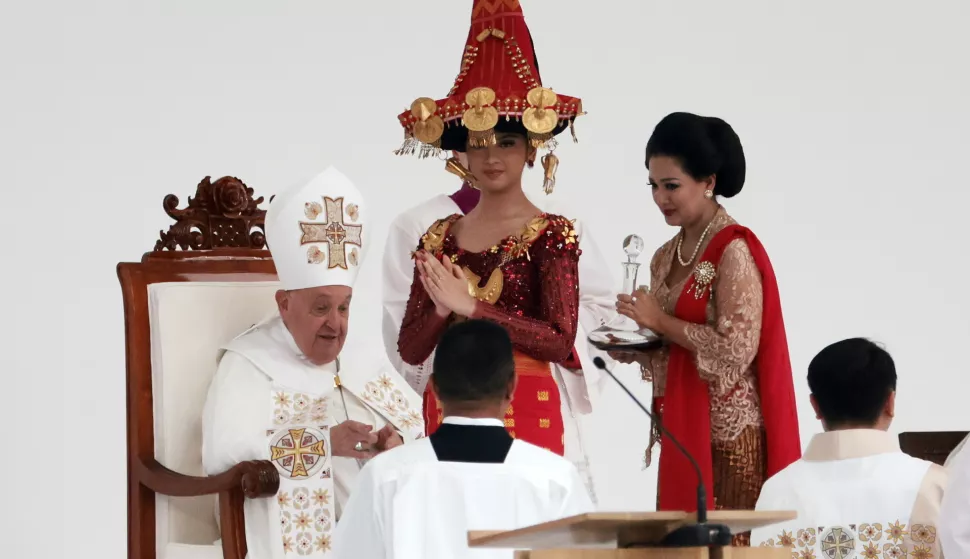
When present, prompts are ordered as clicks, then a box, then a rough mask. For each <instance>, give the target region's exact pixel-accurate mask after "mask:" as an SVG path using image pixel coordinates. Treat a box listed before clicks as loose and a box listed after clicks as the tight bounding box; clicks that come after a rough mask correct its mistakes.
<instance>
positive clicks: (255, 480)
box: [135, 459, 280, 499]
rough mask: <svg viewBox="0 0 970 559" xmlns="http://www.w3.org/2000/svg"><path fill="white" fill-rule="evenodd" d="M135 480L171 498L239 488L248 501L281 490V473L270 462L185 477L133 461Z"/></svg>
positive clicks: (163, 468) (153, 462) (144, 462)
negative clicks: (136, 476) (209, 474)
mask: <svg viewBox="0 0 970 559" xmlns="http://www.w3.org/2000/svg"><path fill="white" fill-rule="evenodd" d="M135 470H136V471H137V472H138V474H137V475H138V479H139V481H140V482H141V484H142V485H144V486H145V487H147V488H148V489H150V490H152V491H154V492H155V493H159V494H162V495H168V496H170V497H196V496H199V495H214V494H217V493H223V492H226V491H232V490H236V489H240V488H241V489H242V493H243V495H245V496H246V497H248V498H250V499H256V498H259V497H272V496H273V495H276V492H277V491H278V490H279V487H280V474H279V472H278V471H277V470H276V466H274V465H273V463H272V462H270V461H269V460H250V461H247V462H240V463H239V464H236V465H235V466H233V467H232V468H230V469H228V470H226V471H225V472H223V473H221V474H219V475H215V476H206V477H198V476H187V475H184V474H180V473H178V472H174V471H172V470H170V469H168V468H166V467H165V466H163V465H161V464H159V463H158V461H156V460H154V459H152V460H151V461H141V460H136V461H135Z"/></svg>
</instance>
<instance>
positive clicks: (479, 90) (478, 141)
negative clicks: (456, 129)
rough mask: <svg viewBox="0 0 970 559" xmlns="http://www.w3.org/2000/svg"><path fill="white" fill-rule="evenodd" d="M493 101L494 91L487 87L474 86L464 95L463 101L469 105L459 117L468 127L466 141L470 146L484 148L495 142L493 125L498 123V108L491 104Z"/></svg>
mask: <svg viewBox="0 0 970 559" xmlns="http://www.w3.org/2000/svg"><path fill="white" fill-rule="evenodd" d="M494 102H495V92H494V91H492V90H491V89H490V88H488V87H476V88H475V89H473V90H471V91H469V92H468V94H467V95H465V103H466V104H468V106H469V107H470V108H469V109H468V110H467V111H465V114H464V115H462V117H461V122H462V124H463V125H464V126H465V128H467V129H468V143H469V145H471V146H472V147H477V148H484V147H488V146H491V145H492V144H494V143H495V130H494V129H495V125H496V124H498V110H496V109H495V107H493V106H491V105H492V103H494Z"/></svg>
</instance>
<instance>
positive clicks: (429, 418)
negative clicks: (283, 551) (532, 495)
mask: <svg viewBox="0 0 970 559" xmlns="http://www.w3.org/2000/svg"><path fill="white" fill-rule="evenodd" d="M535 61H536V57H535V53H534V52H533V45H532V39H531V36H530V34H529V29H528V27H527V26H526V23H525V19H524V17H523V14H522V9H521V8H520V6H519V2H518V0H504V1H501V0H499V1H497V0H475V1H474V3H473V6H472V22H471V29H470V31H469V33H468V40H467V42H466V45H465V50H464V53H463V59H462V65H461V70H460V72H459V74H458V77H457V78H456V79H455V82H454V85H453V87H452V89H451V91H450V92H449V93H448V96H447V97H446V98H445V99H442V100H438V101H435V100H433V99H430V98H427V97H422V98H419V99H417V100H415V101H414V102H413V103H412V104H411V110H409V111H407V112H405V113H403V114H401V115H400V116H399V120H400V122H401V125H402V126H403V127H404V130H405V143H404V146H403V147H402V148H401V150H399V152H400V153H418V154H420V155H422V156H428V155H435V154H442V153H446V151H447V150H456V151H459V152H465V154H466V156H467V160H468V168H467V169H459V170H460V171H461V174H467V175H468V178H469V180H471V181H473V184H474V185H475V186H476V188H478V189H479V190H480V191H481V198H480V201H479V203H478V205H476V206H475V208H474V209H473V210H471V211H470V212H469V213H468V214H467V215H465V216H462V215H460V214H456V215H452V216H442V218H443V219H440V220H438V221H437V222H435V223H434V224H433V225H431V227H430V228H429V229H428V231H427V232H426V233H425V234H424V235H423V236H422V238H421V239H420V240H419V239H415V242H416V243H417V250H416V252H415V258H416V259H417V265H416V266H415V276H414V280H413V283H412V286H411V293H410V297H409V300H408V304H407V309H406V311H405V316H404V320H403V323H402V326H401V332H400V336H399V338H398V350H399V352H400V355H401V358H402V359H403V360H404V361H405V362H407V363H409V364H420V363H423V362H425V360H426V359H427V358H428V357H429V356H430V355H431V354H432V352H433V351H434V348H435V346H436V345H437V343H438V339H439V338H440V336H441V334H442V333H443V332H444V330H445V328H446V327H447V326H448V325H449V323H451V322H453V321H456V320H463V319H465V318H484V319H488V320H492V321H495V322H497V323H499V324H501V325H502V326H504V327H505V328H506V329H507V330H508V332H509V334H510V336H511V338H512V341H513V344H514V346H515V349H516V353H515V369H516V374H517V376H518V385H517V389H516V392H515V394H514V400H513V403H512V406H511V407H510V408H509V410H508V413H507V414H506V417H505V426H506V428H507V429H508V430H509V431H510V432H511V433H512V435H513V436H515V437H517V438H520V439H522V440H525V441H527V442H530V443H533V444H535V445H538V446H541V447H544V448H547V449H549V450H551V451H553V452H556V453H558V454H560V455H563V454H564V422H563V417H562V409H561V394H560V389H559V386H558V385H557V383H556V381H555V379H554V377H553V373H552V367H551V365H552V364H553V363H563V364H566V365H567V366H568V367H570V368H574V369H575V368H580V365H579V364H578V363H577V362H576V357H575V355H574V354H573V346H574V342H575V339H576V329H577V321H578V312H579V288H578V283H577V282H578V270H577V265H578V262H579V255H580V250H579V242H578V239H577V238H576V234H575V232H574V229H573V226H572V222H571V221H570V220H569V219H567V218H565V217H563V216H560V215H553V214H547V213H543V212H542V211H541V210H540V209H539V208H537V207H536V206H535V205H533V204H532V202H530V201H529V199H528V198H527V197H526V195H525V193H524V192H523V189H522V174H523V171H524V169H525V168H526V167H532V166H533V164H534V163H535V160H536V157H537V151H538V150H539V149H543V148H545V149H548V150H550V151H551V150H552V149H554V147H555V139H554V137H555V136H556V135H558V134H559V133H561V132H563V131H564V130H565V129H567V128H570V127H571V126H572V123H573V120H574V119H575V118H576V117H577V116H578V115H580V114H582V104H581V102H580V100H579V99H576V98H573V97H567V96H564V95H559V94H556V93H553V92H552V91H551V90H550V89H547V88H544V87H543V86H542V82H541V79H540V77H539V70H538V68H537V67H536V62H535ZM541 161H542V164H543V167H544V168H545V185H544V186H545V189H546V192H547V193H548V192H550V191H551V189H552V186H553V184H554V177H555V170H556V165H557V159H556V157H555V156H554V155H552V154H551V153H548V154H546V155H545V156H544V157H542V158H541ZM448 165H449V166H450V167H451V168H452V169H454V168H455V167H460V165H461V164H460V163H459V162H458V160H457V159H455V158H453V159H451V160H449V162H448ZM424 412H425V420H426V425H427V428H428V432H429V433H431V432H433V431H434V430H435V429H436V428H437V426H438V424H439V423H440V422H441V417H440V409H439V407H438V406H437V402H436V401H435V398H434V395H433V394H432V393H431V391H430V390H426V392H425V410H424Z"/></svg>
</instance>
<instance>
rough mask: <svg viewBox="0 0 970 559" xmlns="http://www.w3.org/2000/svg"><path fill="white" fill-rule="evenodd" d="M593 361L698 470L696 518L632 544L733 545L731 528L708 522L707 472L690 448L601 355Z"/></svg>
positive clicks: (671, 545) (663, 545)
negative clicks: (653, 541)
mask: <svg viewBox="0 0 970 559" xmlns="http://www.w3.org/2000/svg"><path fill="white" fill-rule="evenodd" d="M593 364H594V365H596V368H597V369H600V370H602V371H604V372H606V374H608V375H610V378H612V379H613V382H615V383H616V384H618V385H619V386H620V388H622V389H623V391H624V392H626V395H627V396H629V397H630V399H631V400H633V401H634V403H636V405H637V406H639V407H640V409H641V410H643V413H645V414H647V417H649V418H650V419H651V420H653V421H654V422H655V423H656V424H657V427H659V428H660V432H661V433H663V435H664V436H665V437H667V438H668V439H670V442H672V443H673V444H674V446H675V447H677V450H679V451H680V453H681V454H683V455H684V456H686V457H687V460H688V461H690V464H691V466H693V467H694V471H695V472H696V473H697V522H696V523H694V524H687V525H684V526H681V527H680V528H677V529H676V530H674V531H672V532H670V533H669V534H667V535H666V536H664V538H663V539H662V540H660V542H658V543H657V544H652V545H650V546H647V545H642V546H641V545H635V546H632V547H720V546H727V545H731V529H730V528H728V527H727V526H726V525H724V524H709V523H708V522H707V491H706V490H705V488H704V476H703V474H702V473H701V468H700V466H699V465H698V464H697V461H696V460H694V457H693V456H691V455H690V453H689V452H687V449H685V448H684V447H683V445H681V444H680V441H678V440H677V438H676V437H674V436H673V435H672V434H671V433H670V431H668V430H667V428H666V427H664V426H663V423H662V422H660V421H657V420H656V418H655V417H654V416H653V414H652V413H650V411H648V410H647V408H646V406H644V405H643V404H641V403H640V400H638V399H637V398H636V396H634V395H633V393H632V392H630V390H629V389H628V388H627V387H626V386H625V385H624V384H623V383H622V382H620V379H618V378H616V376H615V375H614V374H613V371H611V370H609V368H607V366H606V361H604V360H603V358H602V357H594V358H593Z"/></svg>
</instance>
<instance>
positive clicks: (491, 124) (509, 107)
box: [396, 0, 584, 173]
mask: <svg viewBox="0 0 970 559" xmlns="http://www.w3.org/2000/svg"><path fill="white" fill-rule="evenodd" d="M581 114H584V113H583V104H582V101H581V100H580V99H578V98H575V97H568V96H565V95H560V94H557V93H554V92H553V91H552V90H551V89H548V88H545V87H543V86H542V80H541V78H540V77H539V69H538V68H537V67H536V56H535V52H534V46H533V43H532V35H531V34H530V33H529V27H528V26H527V25H526V23H525V16H524V15H523V14H522V8H521V6H520V5H519V0H474V1H473V4H472V22H471V29H470V30H469V32H468V40H467V41H466V42H465V51H464V54H463V56H462V62H461V70H460V71H459V73H458V77H457V78H455V83H454V85H453V86H452V88H451V91H449V92H448V96H447V97H445V98H444V99H440V100H438V101H435V100H434V99H432V98H430V97H421V98H418V99H416V100H415V101H414V102H413V103H411V108H410V110H407V111H405V112H403V113H401V114H400V115H399V116H398V120H400V122H401V126H403V127H404V137H405V139H404V145H403V146H402V147H401V149H399V150H397V152H396V153H398V154H411V153H418V154H419V155H420V156H422V157H427V156H429V155H437V154H438V153H440V151H441V150H455V151H465V145H466V140H467V141H468V143H469V144H470V145H473V146H480V147H481V146H488V145H492V144H493V143H494V142H495V131H496V130H498V131H506V130H507V131H518V132H522V133H524V134H526V135H527V136H528V138H529V141H530V142H531V144H532V145H533V146H534V147H536V148H540V147H546V148H547V149H550V150H551V149H554V148H555V140H554V137H555V136H556V135H557V134H559V133H560V132H562V131H563V130H565V129H566V128H571V127H572V124H573V121H574V120H575V118H576V117H577V116H579V115H581ZM573 138H574V139H575V134H574V135H573ZM547 157H552V159H555V158H554V156H551V154H550V156H547ZM547 172H548V169H547ZM553 173H554V170H553Z"/></svg>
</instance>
